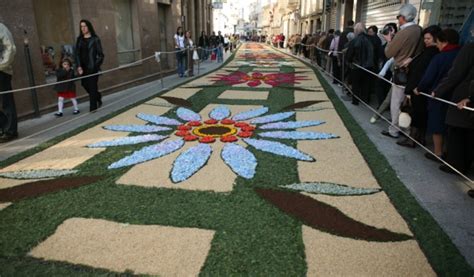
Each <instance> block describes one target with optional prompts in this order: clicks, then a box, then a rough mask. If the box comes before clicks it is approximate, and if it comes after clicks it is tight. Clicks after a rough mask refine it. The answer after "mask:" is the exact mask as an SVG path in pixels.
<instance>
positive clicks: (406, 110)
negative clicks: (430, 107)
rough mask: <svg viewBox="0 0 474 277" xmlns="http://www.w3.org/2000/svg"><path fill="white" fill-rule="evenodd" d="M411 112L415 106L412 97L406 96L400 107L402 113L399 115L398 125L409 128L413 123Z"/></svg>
mask: <svg viewBox="0 0 474 277" xmlns="http://www.w3.org/2000/svg"><path fill="white" fill-rule="evenodd" d="M411 114H413V106H412V104H411V99H410V98H408V97H407V98H405V101H403V104H402V106H401V107H400V115H399V117H398V126H400V127H401V128H405V129H406V128H408V127H410V125H411Z"/></svg>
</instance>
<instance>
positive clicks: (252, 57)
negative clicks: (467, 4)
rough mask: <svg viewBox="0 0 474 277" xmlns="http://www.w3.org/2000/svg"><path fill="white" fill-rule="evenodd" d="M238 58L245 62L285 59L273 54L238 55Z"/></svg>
mask: <svg viewBox="0 0 474 277" xmlns="http://www.w3.org/2000/svg"><path fill="white" fill-rule="evenodd" d="M240 58H242V59H246V60H275V59H284V58H285V57H283V56H282V55H278V54H275V53H245V54H242V55H240Z"/></svg>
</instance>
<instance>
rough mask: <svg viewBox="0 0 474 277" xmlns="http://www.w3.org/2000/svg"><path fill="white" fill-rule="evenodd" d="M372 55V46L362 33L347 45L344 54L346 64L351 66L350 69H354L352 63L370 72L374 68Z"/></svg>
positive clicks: (367, 36)
mask: <svg viewBox="0 0 474 277" xmlns="http://www.w3.org/2000/svg"><path fill="white" fill-rule="evenodd" d="M374 53H375V51H374V45H373V43H372V41H371V39H370V37H369V35H367V34H364V33H362V34H359V35H357V36H356V37H355V38H354V39H353V40H351V42H350V43H349V47H348V49H347V54H346V58H347V62H348V63H349V65H351V68H354V67H353V66H352V63H355V64H357V65H360V66H362V67H363V68H365V69H370V70H372V69H373V68H374V66H375V64H374V61H375V58H374ZM367 74H368V73H367Z"/></svg>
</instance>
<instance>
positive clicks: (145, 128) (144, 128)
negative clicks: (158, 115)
mask: <svg viewBox="0 0 474 277" xmlns="http://www.w3.org/2000/svg"><path fill="white" fill-rule="evenodd" d="M104 129H106V130H110V131H119V132H135V133H154V132H160V131H169V130H171V128H168V127H162V126H155V125H107V126H104Z"/></svg>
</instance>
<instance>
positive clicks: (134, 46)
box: [112, 0, 141, 65]
mask: <svg viewBox="0 0 474 277" xmlns="http://www.w3.org/2000/svg"><path fill="white" fill-rule="evenodd" d="M112 5H113V8H114V18H115V40H116V42H117V59H118V63H119V65H125V64H129V63H133V62H135V61H137V60H139V59H140V58H141V51H140V42H139V39H138V38H139V35H138V28H137V25H138V24H137V21H136V19H137V16H136V9H135V8H136V7H135V6H134V4H133V2H132V0H113V2H112Z"/></svg>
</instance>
